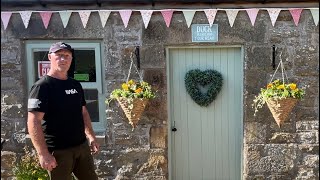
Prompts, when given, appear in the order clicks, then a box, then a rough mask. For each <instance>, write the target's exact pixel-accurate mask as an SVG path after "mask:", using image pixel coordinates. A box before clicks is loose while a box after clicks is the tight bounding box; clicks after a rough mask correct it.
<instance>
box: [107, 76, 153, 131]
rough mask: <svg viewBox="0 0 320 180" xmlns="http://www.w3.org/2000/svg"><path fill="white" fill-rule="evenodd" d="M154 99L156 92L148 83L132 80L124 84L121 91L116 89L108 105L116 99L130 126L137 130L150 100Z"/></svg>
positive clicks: (108, 100)
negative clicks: (137, 125)
mask: <svg viewBox="0 0 320 180" xmlns="http://www.w3.org/2000/svg"><path fill="white" fill-rule="evenodd" d="M153 98H155V92H153V91H152V89H151V86H150V85H149V84H148V83H147V82H145V81H140V82H136V81H134V80H130V81H128V82H125V83H123V84H122V85H121V89H114V90H113V91H112V92H111V94H110V97H109V98H108V99H107V100H106V103H107V104H109V103H110V101H112V100H114V99H116V100H117V101H118V102H119V104H120V105H121V108H122V109H123V110H124V112H125V114H126V116H127V118H128V119H129V121H130V124H131V125H132V126H133V128H135V127H136V124H137V122H138V120H139V119H140V117H141V114H142V111H143V110H144V108H145V106H146V104H147V102H148V100H149V99H153Z"/></svg>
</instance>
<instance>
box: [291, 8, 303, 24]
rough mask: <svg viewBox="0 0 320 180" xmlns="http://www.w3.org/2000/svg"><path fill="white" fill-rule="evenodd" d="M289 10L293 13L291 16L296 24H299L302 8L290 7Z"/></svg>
mask: <svg viewBox="0 0 320 180" xmlns="http://www.w3.org/2000/svg"><path fill="white" fill-rule="evenodd" d="M289 11H290V14H291V16H292V18H293V21H294V24H295V25H296V26H298V23H299V19H300V15H301V12H302V9H289Z"/></svg>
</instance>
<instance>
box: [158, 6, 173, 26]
mask: <svg viewBox="0 0 320 180" xmlns="http://www.w3.org/2000/svg"><path fill="white" fill-rule="evenodd" d="M161 14H162V17H163V18H164V21H165V22H166V25H167V27H169V26H170V22H171V19H172V15H173V10H171V9H169V10H161Z"/></svg>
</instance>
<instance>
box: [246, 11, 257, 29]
mask: <svg viewBox="0 0 320 180" xmlns="http://www.w3.org/2000/svg"><path fill="white" fill-rule="evenodd" d="M246 11H247V14H248V16H249V18H250V21H251V24H252V26H254V23H255V22H256V18H257V15H258V12H259V9H246Z"/></svg>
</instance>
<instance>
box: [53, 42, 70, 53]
mask: <svg viewBox="0 0 320 180" xmlns="http://www.w3.org/2000/svg"><path fill="white" fill-rule="evenodd" d="M63 49H64V50H68V51H70V52H71V53H72V52H73V49H72V47H71V46H70V45H69V44H67V43H64V42H56V43H53V44H52V45H51V47H50V50H49V53H55V52H57V51H59V50H63Z"/></svg>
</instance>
